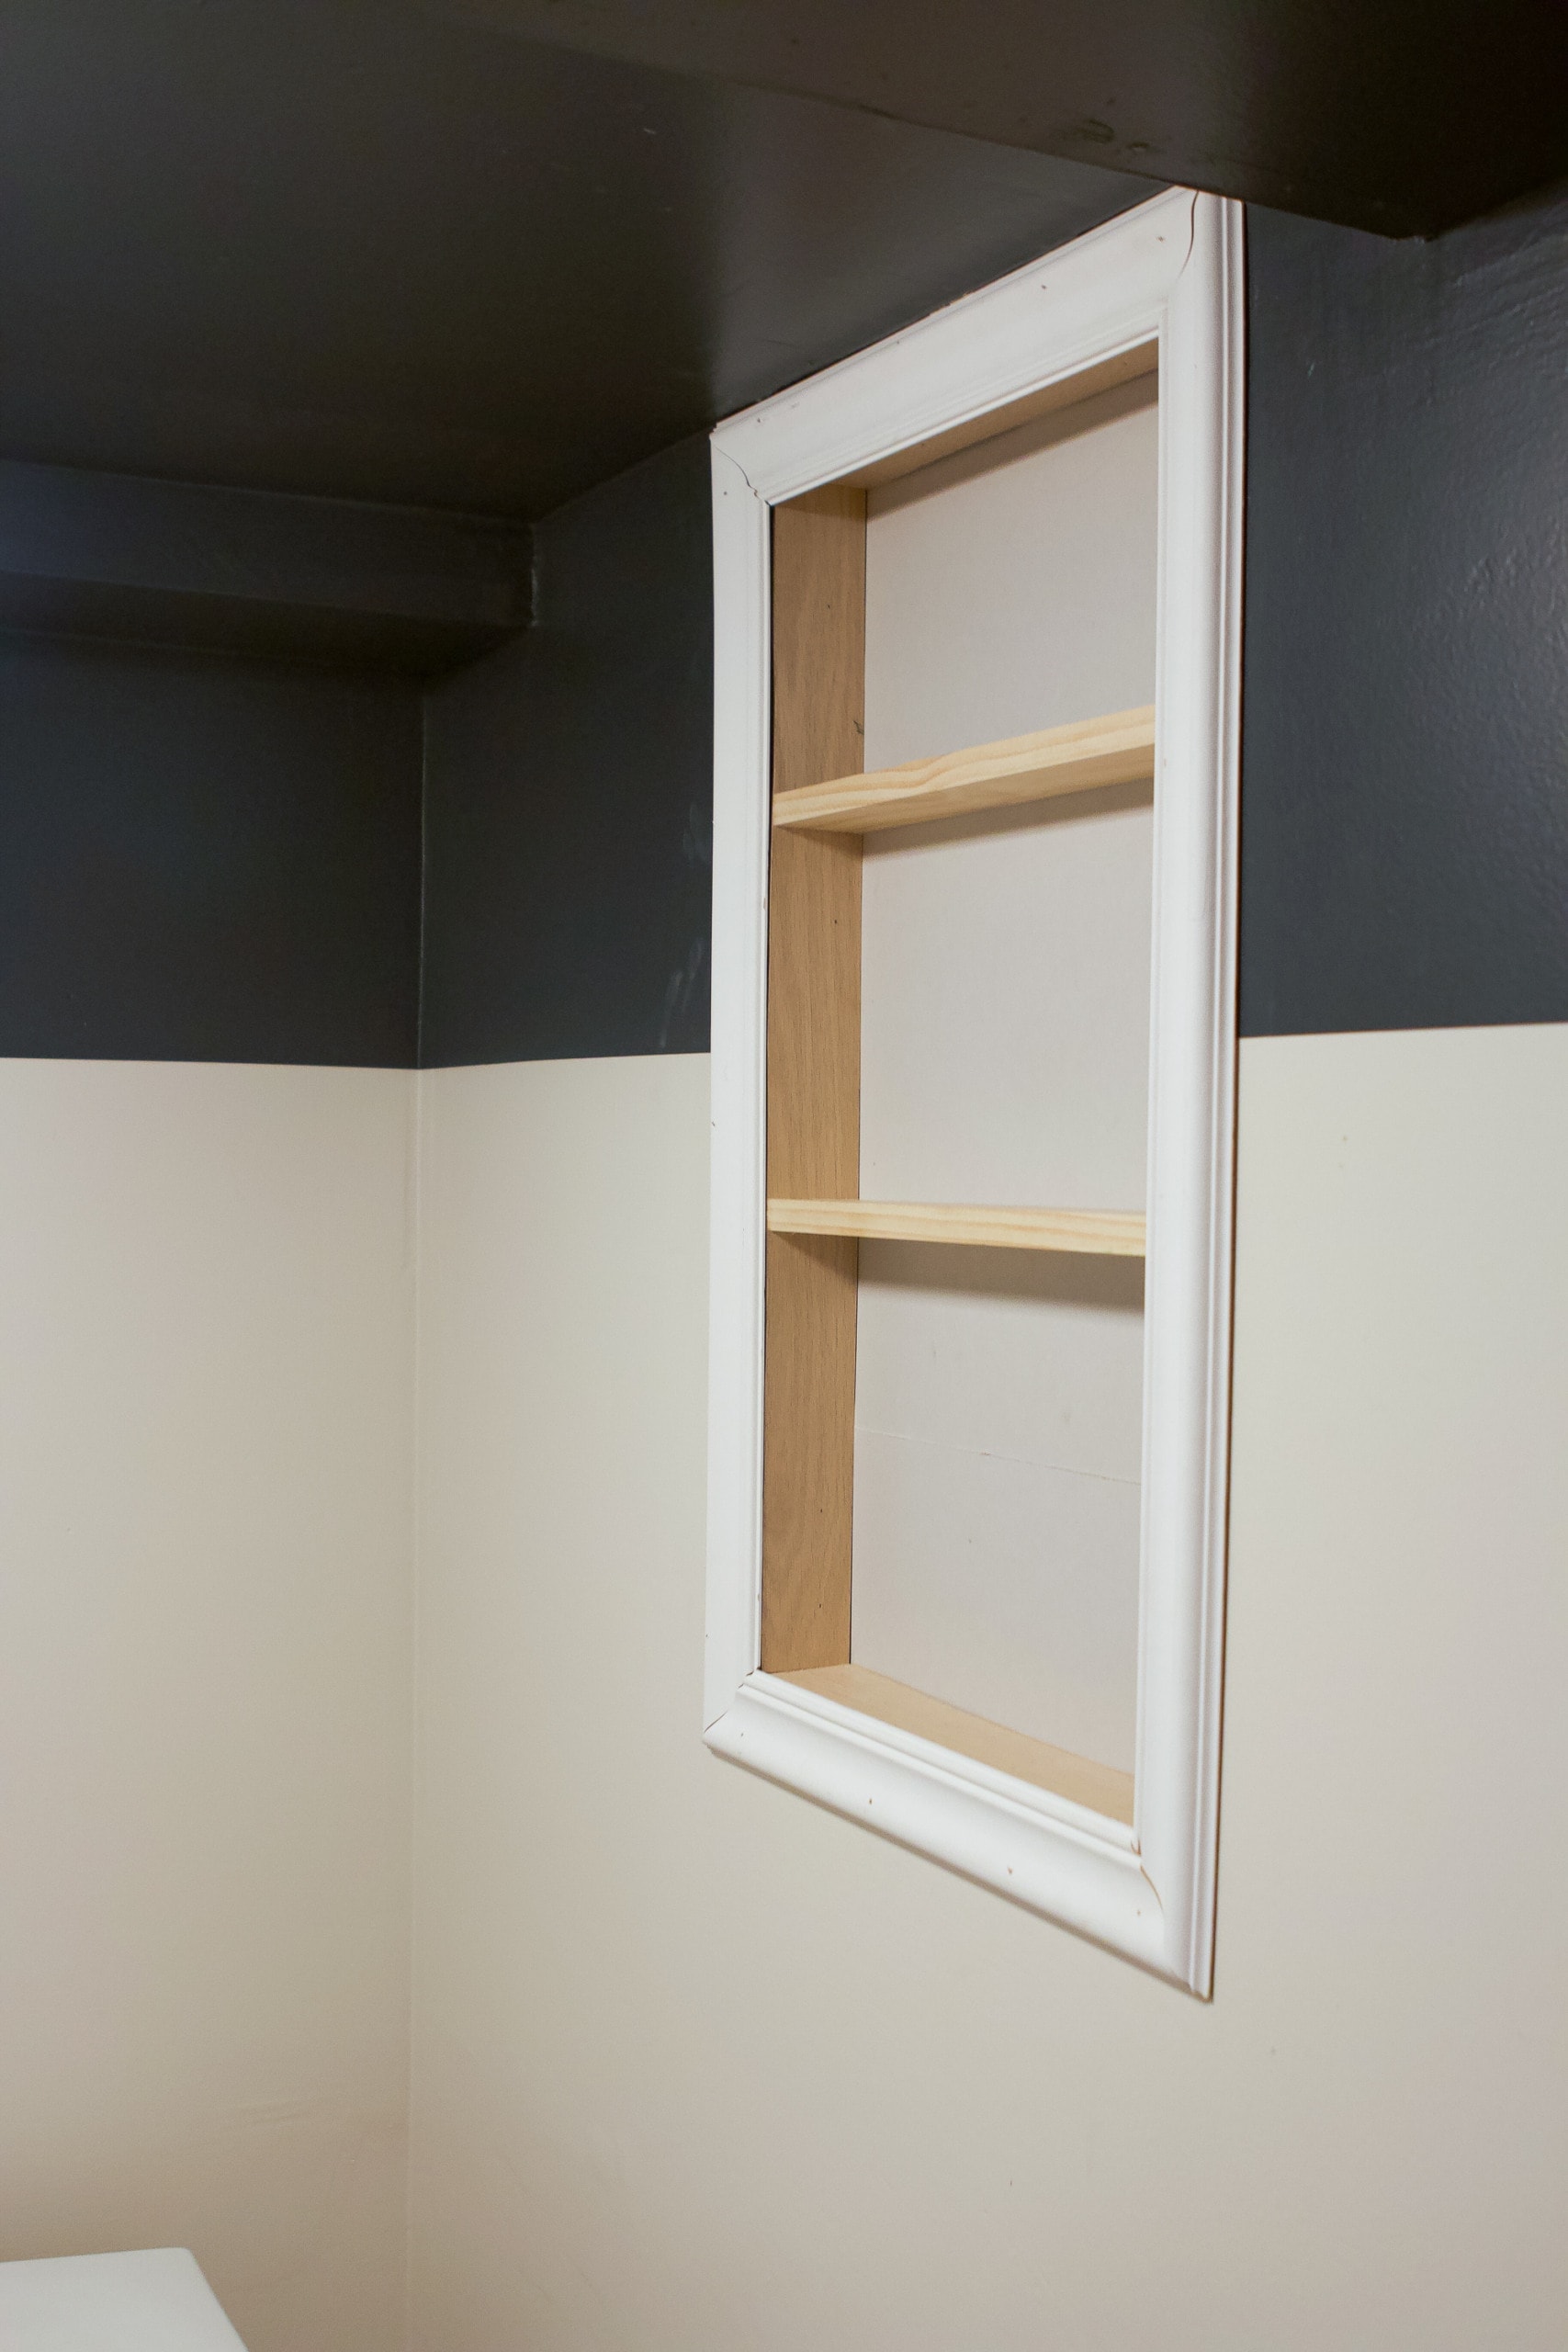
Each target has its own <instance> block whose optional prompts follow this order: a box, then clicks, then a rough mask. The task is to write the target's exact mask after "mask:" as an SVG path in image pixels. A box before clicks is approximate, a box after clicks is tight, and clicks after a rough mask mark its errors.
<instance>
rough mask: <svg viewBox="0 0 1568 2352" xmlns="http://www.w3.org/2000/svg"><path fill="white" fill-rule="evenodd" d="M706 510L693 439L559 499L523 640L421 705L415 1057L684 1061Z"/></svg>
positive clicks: (699, 904)
mask: <svg viewBox="0 0 1568 2352" xmlns="http://www.w3.org/2000/svg"><path fill="white" fill-rule="evenodd" d="M709 498H710V492H709V467H708V451H707V444H706V442H705V441H704V440H696V441H687V442H683V443H682V445H681V446H680V447H678V448H675V449H672V450H670V451H669V452H668V453H667V454H666V455H665V456H664V457H662V458H654V459H652V460H651V461H650V462H649V464H648V465H645V466H639V467H638V468H637V470H636V471H635V472H633V473H630V474H626V475H623V476H622V477H621V478H620V479H619V480H618V481H613V482H609V483H607V484H606V485H605V487H604V489H603V490H599V491H594V492H591V493H590V495H589V496H587V497H585V498H580V499H577V500H576V501H575V502H574V503H572V504H571V505H570V506H568V507H565V508H563V509H562V510H561V512H560V513H559V514H558V515H553V516H552V517H551V518H550V519H549V521H547V523H544V524H542V525H541V526H540V527H539V530H538V532H537V534H536V562H537V566H538V574H537V580H538V591H537V594H538V601H537V606H536V621H535V626H534V628H532V629H531V630H530V632H529V634H528V636H527V637H526V638H525V639H524V640H523V641H522V643H521V644H519V645H518V646H516V647H514V648H511V649H508V650H506V651H504V652H502V653H499V654H493V655H491V658H490V660H489V661H487V662H480V663H479V664H478V665H477V667H475V668H474V669H471V670H468V671H467V672H465V673H463V674H462V675H461V676H459V677H457V678H456V679H454V680H453V681H452V683H451V684H449V685H446V686H444V687H441V688H439V689H437V690H436V692H435V693H434V694H433V695H432V696H431V698H430V704H429V718H428V729H427V745H428V751H427V789H426V815H425V839H426V844H427V871H426V882H425V934H424V936H425V949H424V1007H423V1035H422V1059H423V1061H424V1062H425V1063H426V1064H433V1065H439V1064H443V1063H450V1062H502V1061H524V1060H529V1061H536V1060H543V1059H553V1058H555V1057H559V1056H571V1055H582V1054H648V1053H669V1052H676V1053H680V1052H692V1051H703V1050H705V1048H706V1046H707V1038H708V938H709V929H710V922H711V899H712V873H711V865H712V843H713V556H712V524H711V520H710V511H709Z"/></svg>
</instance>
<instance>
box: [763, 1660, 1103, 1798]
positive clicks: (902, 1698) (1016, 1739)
mask: <svg viewBox="0 0 1568 2352" xmlns="http://www.w3.org/2000/svg"><path fill="white" fill-rule="evenodd" d="M780 1679H781V1680H782V1681H784V1682H795V1683H798V1684H799V1685H800V1687H801V1689H802V1690H804V1691H815V1692H816V1693H817V1696H818V1698H819V1699H835V1700H837V1702H838V1703H839V1705H840V1707H852V1708H853V1709H854V1711H855V1713H857V1714H861V1715H871V1716H872V1717H874V1720H875V1721H876V1722H877V1723H882V1724H892V1726H893V1727H894V1729H895V1730H896V1731H907V1732H912V1733H913V1734H914V1735H915V1736H916V1737H917V1738H919V1739H929V1740H932V1741H934V1743H935V1744H936V1746H937V1747H949V1748H952V1749H953V1752H954V1754H955V1755H958V1756H967V1757H969V1758H972V1760H973V1761H974V1762H975V1763H976V1764H988V1765H989V1766H990V1767H991V1770H993V1771H995V1772H1006V1773H1009V1774H1010V1776H1011V1778H1012V1779H1013V1780H1015V1781H1028V1782H1029V1784H1030V1786H1031V1787H1032V1788H1036V1789H1048V1790H1049V1791H1050V1792H1051V1794H1052V1795H1053V1796H1057V1797H1066V1799H1067V1801H1068V1803H1069V1804H1081V1805H1084V1806H1086V1807H1087V1808H1088V1810H1089V1812H1090V1813H1100V1814H1104V1815H1106V1816H1107V1817H1108V1819H1110V1820H1111V1821H1121V1822H1124V1823H1126V1824H1127V1826H1129V1827H1131V1826H1132V1821H1133V1775H1132V1774H1131V1772H1120V1771H1118V1770H1116V1768H1115V1766H1114V1765H1112V1764H1097V1763H1095V1762H1094V1761H1093V1759H1092V1758H1089V1757H1087V1756H1075V1755H1074V1754H1073V1753H1072V1751H1071V1749H1070V1748H1066V1747H1052V1746H1051V1744H1050V1742H1049V1741H1048V1740H1043V1739H1033V1738H1031V1736H1030V1735H1029V1734H1028V1733H1027V1732H1022V1731H1013V1730H1010V1728H1009V1726H1008V1725H1007V1724H994V1723H991V1722H989V1721H988V1720H987V1717H986V1716H984V1715H971V1714H969V1713H966V1712H965V1711H964V1708H962V1707H953V1706H949V1704H948V1702H947V1701H946V1700H945V1699H933V1698H931V1697H930V1696H929V1694H928V1693H927V1692H926V1691H915V1690H911V1688H910V1687H909V1685H908V1683H907V1682H895V1681H894V1679H893V1678H892V1676H891V1675H887V1674H878V1673H876V1672H875V1671H874V1669H873V1668H871V1667H868V1666H853V1665H851V1666H819V1667H812V1668H807V1669H806V1670H805V1671H804V1672H799V1673H794V1674H785V1675H783V1676H781V1677H780Z"/></svg>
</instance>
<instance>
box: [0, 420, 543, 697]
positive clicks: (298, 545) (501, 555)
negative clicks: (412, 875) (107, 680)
mask: <svg viewBox="0 0 1568 2352" xmlns="http://www.w3.org/2000/svg"><path fill="white" fill-rule="evenodd" d="M531 568H532V535H531V533H530V532H529V530H528V528H527V526H525V525H521V524H508V523H494V522H490V521H486V520H484V519H481V518H477V517H473V516H469V515H444V514H436V513H430V512H427V511H425V510H424V509H422V508H417V507H399V506H377V505H372V504H369V503H366V502H364V501H361V500H355V499H338V498H305V497H297V496H293V495H289V494H287V493H280V492H275V491H257V490H230V489H222V488H216V487H212V486H209V485H208V484H205V483H200V482H179V481H150V480H147V479H145V478H144V477H142V476H140V475H133V474H111V473H95V472H91V471H88V470H86V469H81V468H77V467H72V466H49V465H31V464H23V463H20V462H17V461H15V460H12V461H6V462H0V625H4V626H7V627H10V628H32V629H47V630H50V631H51V632H61V631H62V632H65V633H68V634H72V635H75V636H88V637H108V638H115V639H120V640H122V641H124V640H135V641H139V642H141V643H144V644H157V645H178V646H209V647H213V648H216V649H220V650H229V651H233V652H243V653H253V654H261V655H265V656H269V657H272V658H276V659H279V660H299V659H307V660H317V661H332V662H349V663H353V664H355V665H360V664H365V665H369V666H373V667H377V668H391V669H398V670H407V671H412V672H414V673H424V674H430V673H435V672H439V671H443V670H449V669H452V668H455V667H456V666H457V664H459V663H460V662H468V661H472V660H474V659H476V658H477V657H478V656H479V654H481V653H485V652H488V651H489V650H491V648H492V647H494V646H496V645H499V644H501V643H502V641H503V640H504V639H507V638H509V637H513V636H515V635H516V634H517V632H518V631H519V630H520V629H523V628H526V627H527V625H528V620H529V616H530V606H531V593H532V592H531Z"/></svg>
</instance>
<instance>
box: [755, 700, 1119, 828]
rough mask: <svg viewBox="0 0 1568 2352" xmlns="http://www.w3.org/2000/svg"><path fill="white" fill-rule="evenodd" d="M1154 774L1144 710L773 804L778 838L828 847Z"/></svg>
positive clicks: (834, 784) (846, 778)
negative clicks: (803, 836)
mask: <svg viewBox="0 0 1568 2352" xmlns="http://www.w3.org/2000/svg"><path fill="white" fill-rule="evenodd" d="M1154 772H1155V714H1154V709H1153V707H1152V705H1151V706H1148V707H1145V708H1142V709H1138V710H1122V711H1116V712H1114V713H1112V714H1111V716H1110V717H1108V718H1083V719H1075V720H1074V721H1073V722H1072V724H1071V725H1070V726H1066V727H1045V728H1042V729H1039V730H1038V731H1037V732H1036V733H1034V734H1032V735H1012V736H1009V737H1008V738H1006V740H1005V741H1001V742H999V743H979V744H976V745H975V746H974V747H973V748H972V749H970V750H966V751H962V752H943V753H942V756H941V757H940V758H938V759H932V760H910V761H908V763H906V764H905V765H904V766H902V767H897V768H878V769H876V770H874V773H873V774H872V775H842V776H834V777H833V778H832V779H831V780H830V781H829V782H827V783H822V784H816V785H803V786H796V787H795V789H794V790H793V791H791V792H790V793H788V794H787V795H786V796H784V797H779V796H778V795H776V794H775V796H774V799H773V826H774V840H775V843H776V841H777V837H778V834H779V832H781V831H792V830H794V829H795V828H803V829H807V830H809V831H812V832H815V833H818V834H821V835H824V836H826V837H829V838H831V837H832V836H833V835H835V834H840V833H876V832H883V831H886V830H887V829H888V828H889V827H890V826H894V825H923V824H926V823H929V822H930V821H931V819H933V818H936V817H964V816H973V815H975V814H976V813H977V812H978V811H979V810H981V809H1010V808H1017V807H1019V806H1021V804H1023V803H1025V802H1027V801H1031V800H1054V799H1056V798H1058V797H1061V796H1062V795H1063V794H1066V793H1069V792H1098V791H1102V790H1104V789H1105V788H1106V787H1108V786H1113V785H1125V784H1140V783H1143V782H1145V781H1146V780H1147V779H1149V778H1150V777H1152V776H1153V775H1154Z"/></svg>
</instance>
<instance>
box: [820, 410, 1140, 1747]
mask: <svg viewBox="0 0 1568 2352" xmlns="http://www.w3.org/2000/svg"><path fill="white" fill-rule="evenodd" d="M1155 395H1156V386H1155V382H1154V379H1152V378H1151V379H1144V380H1141V381H1136V382H1132V383H1128V384H1124V385H1122V386H1120V387H1116V388H1112V389H1111V390H1103V391H1101V392H1100V393H1099V394H1098V395H1097V397H1095V398H1094V399H1092V400H1089V401H1084V402H1082V403H1080V404H1079V405H1078V406H1077V407H1076V408H1074V409H1071V410H1066V411H1062V412H1059V413H1056V414H1054V415H1051V416H1048V417H1046V418H1044V419H1041V420H1035V421H1033V422H1031V423H1030V424H1027V425H1025V426H1023V427H1022V428H1021V429H1018V430H1015V431H1013V432H1010V433H1009V434H1007V435H1003V436H1001V437H999V438H998V439H997V440H995V441H992V442H990V443H987V444H986V445H984V446H982V447H972V448H969V449H967V450H964V451H963V452H962V453H959V454H956V455H953V456H949V457H944V458H942V459H940V460H939V461H938V462H936V463H934V464H931V465H929V466H927V467H925V468H924V469H921V470H920V471H919V472H913V473H910V474H908V476H906V477H905V478H904V479H903V480H901V481H897V483H895V484H893V485H891V486H889V487H887V488H886V489H880V490H876V491H874V492H873V493H872V495H871V497H870V499H869V501H868V515H869V520H868V526H867V615H866V748H867V764H868V765H869V766H880V765H881V764H882V763H885V762H886V763H895V762H900V761H905V760H910V759H917V758H920V757H924V756H927V755H940V754H942V753H945V752H952V751H956V750H958V749H960V748H961V747H963V746H964V745H968V744H973V743H976V742H984V741H987V740H990V739H994V738H996V737H998V736H1000V735H1004V734H1008V733H1011V732H1015V731H1016V732H1021V731H1023V730H1025V729H1033V728H1042V727H1053V726H1058V725H1064V724H1066V723H1068V722H1070V721H1073V720H1076V719H1082V718H1087V717H1089V716H1091V715H1092V714H1093V713H1094V712H1096V711H1100V710H1110V709H1116V708H1121V707H1127V706H1130V705H1134V704H1140V703H1146V702H1148V701H1150V700H1152V698H1153V694H1154V662H1155V595H1156V562H1155V558H1156V512H1157V486H1158V413H1157V406H1156V398H1155ZM1152 852H1153V799H1152V790H1151V788H1150V787H1148V786H1139V785H1128V786H1119V787H1117V788H1116V789H1114V790H1111V791H1106V792H1103V793H1099V794H1093V795H1080V796H1078V797H1075V798H1064V799H1060V800H1055V801H1053V802H1050V803H1046V804H1043V805H1042V806H1041V807H1039V808H1038V809H1021V810H998V811H994V812H991V813H988V814H985V815H979V816H970V817H964V818H957V819H950V820H946V821H943V822H939V823H934V824H930V825H924V826H919V827H916V828H910V829H908V830H907V831H899V832H887V833H881V834H877V835H874V836H873V837H872V838H870V839H869V840H868V841H867V842H866V844H865V852H864V863H863V976H862V986H863V1028H862V1094H861V1114H862V1115H861V1168H860V1176H861V1182H860V1191H861V1193H862V1194H863V1196H865V1197H868V1198H874V1199H886V1200H914V1201H931V1200H936V1201H941V1200H949V1201H965V1202H975V1203H982V1204H1011V1203H1015V1202H1035V1203H1042V1204H1057V1205H1061V1206H1065V1207H1081V1208H1094V1209H1100V1210H1122V1211H1137V1210H1139V1209H1141V1208H1142V1207H1143V1206H1144V1201H1145V1162H1146V1157H1147V1090H1148V1024H1149V982H1150V964H1149V949H1150V915H1151V904H1152ZM862 1251H863V1255H862V1263H861V1284H860V1301H859V1310H860V1311H859V1371H858V1381H857V1397H856V1419H857V1424H858V1428H857V1438H856V1464H855V1478H856V1489H855V1521H854V1552H855V1581H854V1606H853V1627H852V1655H853V1657H854V1659H855V1661H856V1663H857V1664H859V1665H863V1666H865V1667H868V1668H874V1669H877V1670H879V1671H881V1672H882V1673H885V1674H887V1675H891V1676H894V1677H897V1679H898V1680H899V1681H901V1682H905V1683H911V1684H914V1685H916V1686H917V1687H919V1688H923V1689H925V1690H928V1691H933V1692H935V1693H938V1694H940V1696H942V1698H944V1699H947V1700H950V1701H953V1702H955V1703H957V1704H958V1705H959V1706H961V1707H964V1708H966V1709H968V1710H971V1711H972V1712H974V1713H976V1714H980V1715H984V1716H987V1717H990V1718H993V1719H996V1720H998V1721H1001V1722H1004V1723H1008V1724H1013V1725H1014V1726H1016V1727H1017V1728H1018V1729H1019V1730H1020V1731H1026V1732H1028V1733H1031V1734H1032V1735H1033V1736H1035V1737H1037V1738H1041V1739H1044V1740H1047V1741H1051V1742H1054V1743H1056V1744H1058V1745H1061V1746H1064V1747H1069V1748H1073V1749H1076V1750H1077V1751H1078V1752H1079V1753H1080V1754H1083V1755H1087V1756H1089V1757H1093V1758H1096V1759H1097V1760H1099V1761H1100V1762H1101V1763H1104V1764H1107V1765H1113V1766H1117V1767H1120V1768H1121V1769H1122V1770H1128V1769H1130V1768H1131V1765H1132V1762H1133V1749H1134V1716H1135V1702H1136V1690H1137V1608H1138V1550H1139V1532H1138V1519H1139V1500H1140V1494H1139V1483H1138V1481H1139V1454H1140V1445H1141V1438H1142V1404H1143V1400H1142V1356H1143V1317H1142V1311H1141V1310H1142V1287H1141V1282H1140V1280H1139V1276H1138V1272H1137V1270H1136V1268H1135V1267H1122V1268H1118V1267H1115V1266H1111V1267H1109V1268H1104V1267H1101V1268H1091V1267H1083V1266H1064V1265H1060V1264H1057V1263H1055V1262H1047V1261H1034V1262H1032V1263H1031V1262H1030V1261H1027V1260H1025V1259H1023V1258H1022V1257H1021V1256H1019V1255H1017V1254H1013V1253H1006V1252H998V1253H997V1254H996V1256H995V1257H994V1258H992V1257H990V1256H989V1254H988V1253H987V1258H986V1260H985V1261H984V1262H979V1261H978V1255H979V1253H976V1252H970V1251H964V1252H962V1253H953V1252H942V1251H941V1250H934V1249H931V1248H923V1247H914V1246H908V1245H904V1244H893V1243H874V1244H873V1243H865V1242H863V1244H862Z"/></svg>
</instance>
